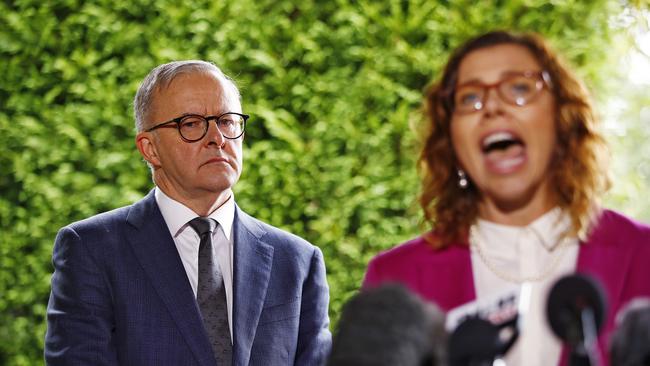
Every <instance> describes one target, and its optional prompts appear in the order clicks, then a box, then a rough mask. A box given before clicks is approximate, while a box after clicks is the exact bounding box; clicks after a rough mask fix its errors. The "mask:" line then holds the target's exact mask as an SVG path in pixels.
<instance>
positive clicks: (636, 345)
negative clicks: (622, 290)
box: [609, 297, 650, 366]
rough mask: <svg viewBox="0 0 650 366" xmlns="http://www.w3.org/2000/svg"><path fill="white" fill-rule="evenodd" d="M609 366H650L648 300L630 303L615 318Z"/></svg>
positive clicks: (649, 299) (649, 308) (640, 299)
mask: <svg viewBox="0 0 650 366" xmlns="http://www.w3.org/2000/svg"><path fill="white" fill-rule="evenodd" d="M616 325H617V327H616V330H615V331H614V335H613V336H612V341H611V343H610V353H609V356H610V364H611V366H650V298H648V297H644V298H638V299H634V300H632V301H630V302H629V303H628V304H627V305H626V306H625V307H624V308H623V309H621V311H619V313H618V315H617V316H616Z"/></svg>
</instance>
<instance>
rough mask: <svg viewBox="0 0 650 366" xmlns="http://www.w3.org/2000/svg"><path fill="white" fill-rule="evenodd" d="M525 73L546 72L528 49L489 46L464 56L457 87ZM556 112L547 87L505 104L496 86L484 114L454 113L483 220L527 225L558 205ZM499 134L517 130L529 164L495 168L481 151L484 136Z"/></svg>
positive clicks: (454, 132) (458, 147) (461, 155)
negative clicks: (525, 101) (518, 102)
mask: <svg viewBox="0 0 650 366" xmlns="http://www.w3.org/2000/svg"><path fill="white" fill-rule="evenodd" d="M524 71H541V66H540V65H539V63H538V62H537V61H536V60H535V58H534V57H533V55H532V54H531V53H530V52H529V51H528V50H527V49H526V48H524V47H523V46H520V45H515V44H503V45H496V46H490V47H486V48H481V49H478V50H475V51H472V52H470V53H469V54H468V55H467V56H465V58H464V59H463V61H462V62H461V64H460V67H459V72H458V85H460V84H463V83H466V82H468V81H478V82H481V83H484V84H491V83H495V82H498V81H500V80H501V79H502V78H503V77H504V75H505V74H507V73H508V72H524ZM555 108H556V104H555V98H554V96H553V95H552V94H551V92H550V91H549V90H548V89H547V88H544V89H543V90H542V91H541V92H540V95H539V96H538V97H537V98H536V99H534V100H533V101H531V102H530V103H529V104H526V105H525V106H516V105H511V104H508V103H506V102H504V101H503V100H501V98H500V97H499V96H498V94H497V92H496V90H495V89H494V88H492V89H490V90H489V92H488V95H487V100H486V101H485V106H484V107H483V109H482V110H480V111H477V112H474V113H470V114H462V115H461V114H454V115H453V117H452V121H451V137H452V143H453V146H454V150H455V153H456V155H457V157H458V160H459V162H460V165H461V167H462V168H463V169H464V170H465V171H466V172H467V174H468V175H469V176H470V178H471V180H472V182H473V183H474V185H475V186H476V187H477V188H478V190H479V191H480V193H481V202H480V204H479V214H480V216H481V217H482V218H484V219H487V220H490V221H493V222H497V223H503V224H509V225H526V224H528V223H530V222H532V221H533V220H535V219H536V218H537V217H539V216H541V215H543V214H544V213H545V212H547V211H548V210H550V209H551V208H553V207H554V206H555V205H556V199H555V196H554V191H553V189H552V187H551V181H550V176H551V174H550V165H551V160H552V156H553V150H554V148H555V146H556V127H555ZM498 130H507V131H512V132H513V133H515V134H516V135H517V136H518V138H520V139H521V140H522V141H523V143H524V146H525V148H524V156H525V161H524V163H523V164H520V165H517V166H516V168H515V169H513V170H512V171H508V172H506V173H504V172H500V171H495V169H491V168H490V165H489V164H488V162H487V159H486V155H485V154H484V153H483V150H482V148H481V138H482V137H484V136H486V134H489V133H490V132H493V131H498ZM493 157H494V156H493Z"/></svg>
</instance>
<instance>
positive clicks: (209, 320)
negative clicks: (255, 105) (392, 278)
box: [45, 61, 331, 366]
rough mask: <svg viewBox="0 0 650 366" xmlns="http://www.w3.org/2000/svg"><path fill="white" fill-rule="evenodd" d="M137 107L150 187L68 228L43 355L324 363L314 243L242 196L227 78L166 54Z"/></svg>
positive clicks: (238, 122)
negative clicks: (248, 209) (246, 208)
mask: <svg viewBox="0 0 650 366" xmlns="http://www.w3.org/2000/svg"><path fill="white" fill-rule="evenodd" d="M134 110H135V120H136V128H137V131H138V133H137V136H136V145H137V148H138V150H139V151H140V154H141V155H142V157H143V158H144V160H145V161H146V162H147V164H148V165H149V166H150V168H151V170H152V175H153V181H154V183H155V185H156V187H155V188H154V189H153V190H152V191H151V192H150V193H149V194H148V195H147V196H146V197H145V198H144V199H142V200H140V201H138V202H136V203H135V204H133V205H131V206H127V207H123V208H120V209H117V210H114V211H111V212H107V213H103V214H100V215H97V216H94V217H91V218H89V219H86V220H83V221H80V222H77V223H73V224H71V225H69V226H67V227H65V228H63V229H61V230H60V232H59V234H58V235H57V238H56V241H55V245H54V252H53V259H52V261H53V264H54V269H55V270H54V274H53V276H52V292H51V294H50V300H49V304H48V310H47V323H48V330H47V334H46V336H45V359H46V363H47V364H48V365H202V366H208V365H210V366H214V365H219V366H221V365H224V364H225V365H230V364H232V365H264V366H269V365H292V364H293V365H318V364H321V363H323V362H324V360H325V358H326V356H327V353H328V352H329V347H330V343H331V339H330V332H329V330H328V325H329V318H328V315H327V307H328V301H329V295H328V286H327V282H326V279H325V266H324V262H323V259H322V254H321V252H320V250H319V249H318V248H316V247H314V246H313V245H311V244H309V243H307V242H306V241H304V240H302V239H300V238H298V237H296V236H294V235H291V234H288V233H286V232H283V231H280V230H279V229H277V228H274V227H271V226H269V225H267V224H264V223H262V222H260V221H258V220H256V219H254V218H252V217H250V216H248V215H247V214H245V213H244V212H243V211H242V210H241V209H239V207H238V206H237V205H236V204H235V201H234V196H233V192H232V187H233V186H234V185H235V183H236V182H237V181H238V179H239V176H240V173H241V170H242V139H243V136H244V127H245V122H246V119H247V118H248V116H246V115H244V114H242V109H241V103H240V97H239V91H238V90H237V88H236V87H235V85H234V84H233V82H232V81H231V80H230V79H228V78H227V77H226V76H225V75H224V74H223V73H222V72H221V71H220V70H219V69H218V68H217V67H216V66H214V65H213V64H211V63H207V62H204V61H181V62H172V63H168V64H164V65H161V66H158V67H156V68H155V69H154V70H152V71H151V72H150V73H149V75H147V77H146V78H145V79H144V81H143V82H142V84H141V85H140V88H139V89H138V92H137V94H136V97H135V101H134ZM197 217H199V218H198V219H197ZM206 248H207V249H206Z"/></svg>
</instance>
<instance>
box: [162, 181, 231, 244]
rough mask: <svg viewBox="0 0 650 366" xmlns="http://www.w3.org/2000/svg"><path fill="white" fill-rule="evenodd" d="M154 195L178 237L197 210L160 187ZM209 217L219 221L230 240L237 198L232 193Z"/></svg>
mask: <svg viewBox="0 0 650 366" xmlns="http://www.w3.org/2000/svg"><path fill="white" fill-rule="evenodd" d="M154 195H155V198H156V203H157V204H158V207H159V208H160V213H161V214H162V216H163V218H164V219H165V223H166V224H167V227H168V228H169V232H170V233H171V234H172V236H173V237H177V236H178V235H179V234H180V233H181V232H182V231H183V230H184V229H185V227H186V225H187V223H188V222H189V221H190V220H192V219H193V218H195V217H198V215H197V214H196V212H194V211H192V210H191V209H190V208H189V207H187V206H185V205H184V204H182V203H180V202H178V201H176V200H174V199H172V198H171V197H169V196H168V195H166V194H165V192H163V191H162V190H161V189H159V188H158V187H156V188H155V192H154ZM208 217H209V218H211V219H214V220H215V221H217V222H218V223H219V227H221V229H222V230H223V233H224V234H225V236H226V239H228V240H230V234H231V233H232V224H233V221H234V219H235V198H234V197H233V196H232V195H231V196H230V198H228V200H227V201H226V202H225V203H224V204H223V205H221V206H220V207H219V208H217V209H216V210H214V211H213V212H212V213H211V214H210V215H208Z"/></svg>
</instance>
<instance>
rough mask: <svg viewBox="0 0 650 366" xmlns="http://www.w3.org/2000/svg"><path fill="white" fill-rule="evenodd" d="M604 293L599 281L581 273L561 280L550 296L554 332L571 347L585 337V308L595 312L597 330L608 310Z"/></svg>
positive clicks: (549, 304)
mask: <svg viewBox="0 0 650 366" xmlns="http://www.w3.org/2000/svg"><path fill="white" fill-rule="evenodd" d="M606 308H607V304H606V300H605V294H604V291H603V290H602V288H601V287H600V285H599V284H598V282H596V281H595V280H594V279H592V278H591V277H588V276H586V275H582V274H573V275H569V276H565V277H562V278H561V279H560V280H558V281H557V282H556V283H555V284H554V285H553V287H552V288H551V291H550V293H549V296H548V301H547V303H546V315H547V318H548V322H549V324H550V326H551V329H552V330H553V333H555V335H557V336H558V337H559V338H560V339H562V340H563V341H565V342H567V343H568V344H569V345H571V346H576V345H578V344H579V343H580V342H582V341H583V340H584V334H583V327H582V313H583V310H587V309H588V310H590V311H591V312H592V313H593V319H594V323H595V324H594V325H595V327H596V329H595V331H596V332H598V331H599V330H600V328H601V327H602V325H603V321H604V319H605V313H606Z"/></svg>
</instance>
